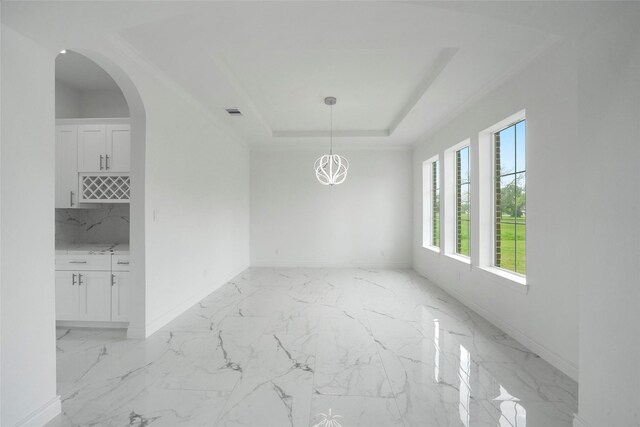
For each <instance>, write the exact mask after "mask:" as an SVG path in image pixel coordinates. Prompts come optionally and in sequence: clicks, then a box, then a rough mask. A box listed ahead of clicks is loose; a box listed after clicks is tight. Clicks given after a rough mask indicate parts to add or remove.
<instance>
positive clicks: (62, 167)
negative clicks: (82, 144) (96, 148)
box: [55, 126, 78, 208]
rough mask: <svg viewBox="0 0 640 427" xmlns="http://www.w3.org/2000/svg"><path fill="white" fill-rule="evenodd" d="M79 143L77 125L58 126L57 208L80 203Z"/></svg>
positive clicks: (70, 206) (75, 205) (69, 206)
mask: <svg viewBox="0 0 640 427" xmlns="http://www.w3.org/2000/svg"><path fill="white" fill-rule="evenodd" d="M77 145H78V127H77V126H56V150H55V151H56V208H73V207H77V205H78V171H77V169H76V168H77V166H76V164H77V161H78V160H77V159H78V149H77Z"/></svg>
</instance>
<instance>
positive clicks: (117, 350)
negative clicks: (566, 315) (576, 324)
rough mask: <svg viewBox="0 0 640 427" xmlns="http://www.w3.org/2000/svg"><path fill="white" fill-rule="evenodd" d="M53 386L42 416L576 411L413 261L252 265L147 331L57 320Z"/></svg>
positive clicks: (529, 418)
mask: <svg viewBox="0 0 640 427" xmlns="http://www.w3.org/2000/svg"><path fill="white" fill-rule="evenodd" d="M58 392H59V393H60V395H61V396H62V399H63V414H62V415H61V416H59V417H58V418H57V419H56V420H54V421H53V422H52V423H50V425H51V426H70V425H83V426H85V425H99V426H111V425H113V426H154V427H155V426H213V425H219V426H260V427H266V426H278V427H282V426H305V427H306V426H314V425H315V426H323V427H328V426H337V425H342V426H344V427H353V426H366V427H373V426H384V427H391V426H421V427H424V426H446V427H450V426H466V427H469V426H500V427H516V426H517V427H525V426H528V427H556V426H558V427H559V426H571V419H572V413H573V412H576V411H577V401H576V400H577V385H576V383H575V382H574V381H572V380H571V379H569V378H568V377H566V376H565V375H563V374H562V373H560V372H559V371H558V370H556V369H554V368H553V367H552V366H550V365H549V364H547V363H546V362H544V361H543V360H542V359H540V358H539V357H538V356H536V355H535V354H533V353H531V352H530V351H528V350H527V349H526V348H524V347H523V346H521V345H520V344H518V343H517V342H515V341H514V340H513V339H511V338H510V337H509V336H507V335H506V334H504V333H503V332H501V331H500V330H498V329H496V328H495V327H493V326H491V325H490V324H489V323H488V322H486V321H485V320H483V319H482V318H480V317H478V316H477V315H476V314H474V313H473V312H471V311H470V310H469V309H467V308H466V307H464V306H463V305H462V304H460V303H459V302H458V301H456V300H455V299H453V298H452V297H450V296H449V295H447V294H446V293H444V292H443V291H442V290H440V289H439V288H437V287H435V286H433V285H432V284H430V283H429V282H428V281H426V280H425V279H423V278H421V277H420V276H418V275H417V274H416V273H414V272H412V271H409V270H361V269H272V268H251V269H249V270H247V271H245V272H244V273H243V274H242V275H240V276H238V277H237V278H235V279H234V280H232V281H231V282H229V283H227V284H226V285H224V286H223V287H222V288H220V289H219V290H217V291H216V292H214V293H213V294H211V295H210V296H208V297H207V298H205V299H204V300H203V301H202V302H200V303H199V304H197V305H196V306H194V307H192V308H191V309H190V310H189V311H187V312H186V313H184V314H183V315H182V316H180V317H179V318H178V319H176V320H175V321H173V322H172V323H171V324H169V325H168V326H167V327H166V328H164V329H163V330H161V331H159V332H158V333H156V334H154V335H153V336H152V337H151V338H148V339H147V340H144V341H134V340H126V339H125V337H124V335H123V334H122V333H120V332H113V331H102V332H100V331H95V330H93V331H84V330H66V329H60V330H58ZM331 420H334V421H337V422H338V423H339V424H331V423H330V421H331Z"/></svg>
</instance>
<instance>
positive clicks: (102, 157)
mask: <svg viewBox="0 0 640 427" xmlns="http://www.w3.org/2000/svg"><path fill="white" fill-rule="evenodd" d="M103 160H104V156H103V155H102V154H100V170H102V169H104V168H103V167H102V161H103Z"/></svg>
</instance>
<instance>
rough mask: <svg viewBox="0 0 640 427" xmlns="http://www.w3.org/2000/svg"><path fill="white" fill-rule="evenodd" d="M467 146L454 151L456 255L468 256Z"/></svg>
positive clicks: (468, 176) (469, 202) (468, 179)
mask: <svg viewBox="0 0 640 427" xmlns="http://www.w3.org/2000/svg"><path fill="white" fill-rule="evenodd" d="M469 170H470V168H469V146H468V145H467V146H466V147H464V148H461V149H460V150H457V151H456V253H457V254H459V255H464V256H469V241H470V232H471V227H470V224H471V218H470V216H469V215H470V212H471V211H470V209H469V207H470V205H471V199H470V197H469V187H470V175H469Z"/></svg>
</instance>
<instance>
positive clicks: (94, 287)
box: [78, 271, 111, 321]
mask: <svg viewBox="0 0 640 427" xmlns="http://www.w3.org/2000/svg"><path fill="white" fill-rule="evenodd" d="M78 289H79V290H80V318H79V319H78V320H93V321H110V320H111V273H109V272H108V271H82V272H79V273H78Z"/></svg>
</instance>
